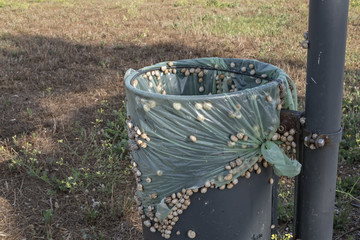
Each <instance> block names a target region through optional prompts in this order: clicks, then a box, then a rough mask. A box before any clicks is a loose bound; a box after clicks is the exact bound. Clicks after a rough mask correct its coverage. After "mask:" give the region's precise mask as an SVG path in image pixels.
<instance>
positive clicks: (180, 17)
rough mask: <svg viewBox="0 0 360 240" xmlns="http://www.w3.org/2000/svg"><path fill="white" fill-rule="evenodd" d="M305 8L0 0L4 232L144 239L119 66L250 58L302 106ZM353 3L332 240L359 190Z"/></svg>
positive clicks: (349, 224) (284, 194)
mask: <svg viewBox="0 0 360 240" xmlns="http://www.w3.org/2000/svg"><path fill="white" fill-rule="evenodd" d="M307 4H308V2H307V1H284V0H270V1H265V0H260V1H256V2H254V1H241V2H239V1H232V0H228V1H220V0H196V1H190V0H177V1H174V2H163V1H159V0H152V1H150V2H149V1H143V0H137V1H128V0H126V1H119V0H107V1H103V0H94V1H85V0H75V1H69V0H12V1H10V0H0V65H1V68H0V92H1V94H0V113H1V114H0V125H1V128H0V239H3V238H4V239H24V238H27V239H36V238H46V239H63V238H65V239H111V238H114V239H116V238H119V239H129V240H131V239H141V226H140V221H139V217H138V216H137V215H136V210H135V207H134V205H133V199H132V195H133V191H134V190H133V180H132V177H131V176H129V161H128V159H127V147H126V134H125V133H124V114H125V112H124V108H123V100H124V83H123V75H124V73H125V71H126V70H127V69H128V68H135V69H136V68H141V67H143V66H147V65H151V64H153V63H156V62H160V61H166V60H177V59H186V58H195V57H207V56H219V57H234V58H255V59H259V60H261V61H265V62H269V63H271V64H274V65H277V66H279V67H280V68H282V69H284V70H285V71H286V72H287V73H288V74H289V75H290V76H291V77H292V78H293V79H294V81H295V83H296V86H297V89H298V93H299V96H300V102H299V104H300V105H303V96H304V94H305V87H306V86H305V74H306V69H305V67H306V51H305V50H303V49H302V48H301V41H302V40H303V33H304V32H305V31H306V29H307V24H308V23H307V11H308V9H307V7H308V6H307ZM359 6H360V4H359V1H358V0H351V1H350V12H349V29H348V42H347V53H346V68H345V85H344V107H343V121H342V122H343V126H344V141H343V142H342V143H341V148H340V163H339V181H338V187H337V189H338V192H337V214H336V216H335V225H334V228H335V238H336V237H337V236H342V235H343V234H344V233H347V232H348V231H350V230H351V229H352V228H353V227H354V226H358V225H359V218H358V217H356V216H358V215H359V209H358V208H355V207H353V206H352V205H351V204H350V203H351V201H352V199H353V198H352V197H355V198H356V197H357V196H358V194H359V193H358V190H357V189H358V188H359V182H357V181H356V176H358V171H359V168H360V165H359V164H360V156H359V152H360V151H359V149H360V148H359V146H360V145H359V141H360V138H359V136H358V133H359V132H360V123H359V119H360V116H359V114H360V113H359V107H358V106H359V105H360V100H359V81H360V79H359V75H360V73H359V68H360V48H359V46H360V42H359V38H358V36H359V34H360V29H359V26H360V18H359V16H360V8H359ZM119 109H120V110H119ZM345 183H346V184H345ZM280 185H281V186H280V189H281V191H280V194H281V195H280V202H281V203H282V204H281V205H280V214H279V217H280V220H281V222H282V223H283V224H282V225H281V227H282V229H283V230H284V232H290V231H291V223H292V211H293V209H292V202H293V200H292V186H293V184H292V183H291V181H290V180H284V183H282V182H281V181H280ZM286 228H288V229H287V230H286ZM356 234H358V233H357V232H356V231H354V232H351V233H349V234H348V235H346V236H344V238H345V237H346V238H348V239H351V237H352V236H353V237H354V236H355V238H356V236H357V235H356ZM278 237H279V238H280V237H286V236H282V235H279V236H278Z"/></svg>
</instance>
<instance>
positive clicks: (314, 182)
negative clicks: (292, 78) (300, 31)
mask: <svg viewBox="0 0 360 240" xmlns="http://www.w3.org/2000/svg"><path fill="white" fill-rule="evenodd" d="M348 8H349V0H322V1H319V0H310V5H309V33H308V38H309V43H308V57H307V77H306V84H307V85H306V104H305V116H306V127H305V128H306V131H308V132H310V133H315V134H318V135H314V138H316V136H320V135H321V134H323V136H324V137H325V139H326V137H329V139H330V140H331V139H332V140H333V141H327V140H326V141H322V140H320V141H318V143H321V145H325V146H324V147H321V146H320V147H319V148H315V147H314V146H315V145H313V146H312V149H310V148H309V147H304V151H303V152H302V156H303V160H302V164H303V169H302V172H301V174H300V175H299V176H298V177H297V193H296V196H297V199H296V216H295V222H296V226H295V239H306V240H325V239H326V240H327V239H332V234H333V218H334V204H335V192H336V173H337V164H338V153H339V136H340V135H341V112H342V111H341V108H342V93H343V78H344V63H345V48H346V32H347V20H348ZM306 131H305V132H306ZM309 137H311V135H308V138H307V140H309ZM325 142H326V144H322V143H325Z"/></svg>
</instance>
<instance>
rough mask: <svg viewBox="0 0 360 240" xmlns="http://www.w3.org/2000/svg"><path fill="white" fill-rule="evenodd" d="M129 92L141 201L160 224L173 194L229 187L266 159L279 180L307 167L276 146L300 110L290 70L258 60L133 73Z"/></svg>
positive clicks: (191, 63)
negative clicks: (280, 131)
mask: <svg viewBox="0 0 360 240" xmlns="http://www.w3.org/2000/svg"><path fill="white" fill-rule="evenodd" d="M125 84H126V97H127V114H128V121H127V123H128V127H129V145H130V149H132V158H133V163H134V168H135V169H136V173H135V174H136V175H137V177H138V178H137V179H138V190H137V193H136V195H137V198H138V199H139V201H140V202H141V204H142V206H143V207H144V208H147V207H149V206H153V207H154V209H155V212H156V217H158V218H159V219H160V220H161V219H164V218H165V217H166V216H167V214H168V213H169V211H170V207H169V206H168V205H167V204H166V203H165V202H164V200H165V198H166V197H168V196H170V195H171V194H172V193H177V192H181V190H182V189H195V188H200V187H203V186H204V185H205V184H206V183H209V182H210V183H211V184H212V185H213V186H215V187H221V186H222V185H224V184H228V183H230V182H231V181H233V180H234V179H236V178H238V177H240V176H243V175H244V173H245V171H247V170H248V169H250V168H251V167H252V166H253V165H254V164H255V163H257V161H258V160H259V158H261V157H263V158H264V159H265V160H266V161H267V162H269V163H270V164H272V165H273V168H274V171H275V173H276V174H277V175H279V176H280V175H284V176H289V177H293V176H296V175H297V174H299V172H300V169H301V164H300V163H299V162H298V161H296V160H291V159H289V158H288V157H287V156H286V155H285V154H284V153H283V151H282V150H281V149H280V148H279V146H278V145H279V142H277V141H272V140H271V139H272V137H273V135H274V133H275V132H276V130H277V128H278V127H279V124H280V110H281V109H290V110H296V109H297V99H296V98H297V96H296V89H295V85H294V83H293V81H292V80H291V79H290V77H289V76H288V75H287V74H286V73H285V72H284V71H283V70H281V69H279V68H277V67H275V66H273V65H270V64H266V63H262V62H259V61H256V60H243V59H224V58H202V59H191V60H180V61H174V62H163V63H159V64H156V65H153V66H149V67H145V68H143V69H140V70H133V69H129V70H128V71H127V72H126V74H125ZM236 160H237V161H236ZM234 161H236V163H237V164H236V166H235V167H234V166H233V167H232V168H231V169H230V170H229V167H228V168H226V167H225V166H227V165H229V163H230V162H234Z"/></svg>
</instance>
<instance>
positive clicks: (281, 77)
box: [125, 58, 289, 101]
mask: <svg viewBox="0 0 360 240" xmlns="http://www.w3.org/2000/svg"><path fill="white" fill-rule="evenodd" d="M206 59H211V58H195V59H183V60H182V61H186V60H206ZM219 59H227V60H243V61H248V62H249V64H250V63H261V64H266V65H268V66H271V67H274V68H275V70H277V72H278V73H279V76H278V77H277V78H276V79H268V80H269V82H268V83H266V84H261V85H259V86H255V87H253V88H247V89H244V90H240V91H236V92H228V93H219V94H212V95H174V94H167V95H162V94H160V93H153V92H148V91H144V90H140V89H137V88H135V87H134V86H133V85H132V81H133V80H134V79H135V78H136V77H138V76H140V75H141V74H144V73H146V72H149V71H154V70H159V69H160V67H161V66H168V65H167V63H168V62H169V61H167V62H159V63H156V64H153V65H151V66H147V67H144V68H141V69H139V70H134V69H131V68H130V69H128V70H127V72H128V71H130V70H133V71H134V72H133V73H132V74H130V75H129V76H126V73H127V72H126V73H125V87H126V89H127V90H129V91H131V92H133V93H134V94H135V95H137V96H141V97H144V98H148V99H159V100H177V101H204V100H210V99H223V98H225V97H230V96H236V95H242V94H246V93H248V92H250V91H251V90H252V89H263V90H264V89H267V88H268V87H270V86H273V84H279V83H281V82H282V81H286V78H289V76H288V75H287V74H286V73H285V72H284V71H283V70H282V69H281V68H279V67H276V66H274V65H272V64H269V63H264V62H260V61H258V60H254V59H241V58H219ZM174 62H176V61H174ZM181 67H184V66H179V65H174V67H173V68H181ZM186 67H187V68H189V67H188V66H186ZM193 67H194V68H197V67H199V68H201V69H211V70H217V71H224V72H232V73H235V72H234V71H229V69H216V68H215V67H213V68H210V67H204V66H202V67H201V66H193ZM236 73H237V74H242V75H248V74H243V73H241V72H236Z"/></svg>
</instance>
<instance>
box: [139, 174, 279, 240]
mask: <svg viewBox="0 0 360 240" xmlns="http://www.w3.org/2000/svg"><path fill="white" fill-rule="evenodd" d="M263 170H264V171H263V173H262V174H259V175H255V176H253V177H251V178H250V179H245V178H241V179H239V183H238V184H237V185H235V186H234V188H232V189H225V190H222V191H221V190H219V189H215V188H214V189H209V190H208V191H207V193H205V194H202V193H199V192H198V193H195V194H194V195H193V196H191V198H192V204H191V205H190V206H189V208H188V209H187V210H186V211H185V212H184V213H183V214H182V216H181V218H180V220H179V222H178V223H177V224H176V225H175V227H174V230H173V232H174V233H173V234H172V236H171V239H176V240H183V239H189V238H188V236H187V232H188V231H189V230H193V231H194V232H196V238H195V239H198V240H224V239H229V240H230V239H231V240H246V239H248V240H257V239H263V240H269V239H270V238H271V225H272V224H275V223H272V221H271V219H272V218H271V216H272V186H273V185H271V184H269V179H270V178H272V177H274V176H273V173H272V169H271V168H267V169H265V168H264V169H263ZM274 210H275V209H274ZM177 231H179V232H180V234H179V235H177V234H176V232H177ZM143 237H144V240H162V239H163V237H162V236H161V234H160V233H159V232H156V233H152V232H150V230H149V228H148V227H145V226H143Z"/></svg>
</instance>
